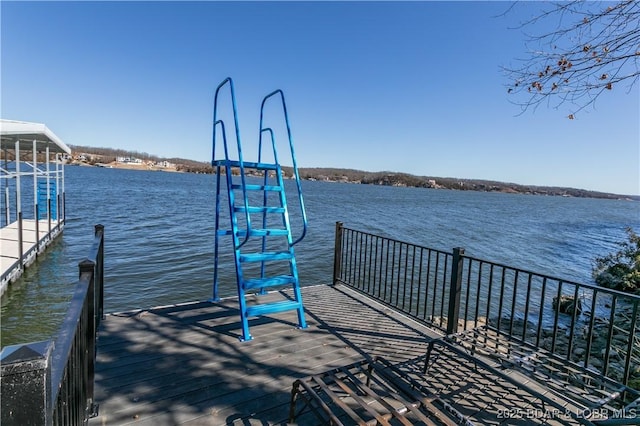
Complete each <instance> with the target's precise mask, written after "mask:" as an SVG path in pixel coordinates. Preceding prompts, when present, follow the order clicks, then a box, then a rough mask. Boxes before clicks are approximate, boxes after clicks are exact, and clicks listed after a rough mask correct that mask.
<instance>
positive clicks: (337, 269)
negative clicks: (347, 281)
mask: <svg viewBox="0 0 640 426" xmlns="http://www.w3.org/2000/svg"><path fill="white" fill-rule="evenodd" d="M341 273H342V222H336V241H335V245H334V249H333V285H336V284H337V283H338V278H340V275H341Z"/></svg>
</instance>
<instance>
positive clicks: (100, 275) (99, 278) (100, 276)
mask: <svg viewBox="0 0 640 426" xmlns="http://www.w3.org/2000/svg"><path fill="white" fill-rule="evenodd" d="M94 235H95V236H96V237H98V235H99V236H100V245H99V248H98V254H97V256H96V277H95V280H96V286H97V287H96V291H97V293H98V309H97V311H96V317H97V319H98V320H97V324H96V326H97V325H100V320H102V319H104V225H99V224H98V225H95V234H94Z"/></svg>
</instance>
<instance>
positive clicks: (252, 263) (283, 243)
mask: <svg viewBox="0 0 640 426" xmlns="http://www.w3.org/2000/svg"><path fill="white" fill-rule="evenodd" d="M227 85H228V86H229V90H230V95H231V103H232V106H233V126H234V128H235V139H236V143H237V148H236V149H237V152H236V153H235V154H236V155H234V157H235V158H230V156H231V154H230V149H229V148H230V147H229V145H228V143H227V134H226V130H227V126H226V125H225V121H224V120H223V119H221V118H219V111H218V95H219V93H220V90H221V89H222V88H223V87H225V86H227ZM278 96H279V98H280V99H281V102H282V111H283V114H284V120H285V124H286V128H287V136H288V139H289V148H290V151H291V160H292V162H293V173H294V177H295V182H296V188H297V196H298V204H299V206H300V209H301V217H302V234H301V236H300V237H299V238H298V239H296V240H295V241H294V240H293V237H292V235H291V224H290V221H289V210H288V207H287V196H286V192H285V183H284V178H283V171H282V167H281V166H280V163H279V161H278V153H277V149H276V141H275V134H274V131H273V129H272V128H271V127H264V109H265V104H267V101H268V100H269V99H271V98H273V97H278ZM213 123H214V124H213V157H212V162H211V164H212V166H213V167H214V168H215V172H216V232H215V253H214V256H215V267H214V279H213V300H214V301H215V300H219V295H218V279H219V263H220V262H219V246H220V237H224V236H231V239H232V240H233V251H234V258H235V268H236V277H237V286H238V300H239V305H240V318H241V321H242V337H241V338H240V340H241V341H246V340H251V338H252V336H251V334H250V332H249V320H248V319H249V318H250V317H255V316H260V315H266V314H271V313H278V312H284V311H290V310H296V311H297V314H298V324H299V327H300V328H306V327H307V325H306V321H305V317H304V306H303V304H302V294H301V292H300V279H299V277H298V269H297V265H296V257H295V253H294V249H293V246H294V245H295V244H297V243H298V242H300V241H301V240H302V239H303V238H304V236H305V235H306V232H307V216H306V212H305V208H304V201H303V198H302V188H301V186H300V178H299V175H298V168H297V165H296V159H295V153H294V149H293V140H292V138H291V129H290V127H289V118H288V115H287V106H286V103H285V100H284V94H283V92H282V90H276V91H274V92H272V93H270V94H268V95H267V96H265V97H264V99H263V100H262V105H261V107H260V131H259V141H258V161H257V162H248V161H244V159H243V156H242V144H241V142H240V131H239V127H238V114H237V108H236V97H235V90H234V86H233V80H231V78H227V79H225V80H224V81H223V82H222V83H220V85H218V88H217V89H216V92H215V98H214V107H213ZM218 130H220V133H221V135H222V145H223V147H224V158H223V159H222V158H221V159H217V158H216V142H217V134H218ZM264 134H268V136H269V139H270V141H271V147H272V149H273V152H272V155H273V159H274V161H273V163H265V162H262V145H263V144H262V142H263V135H264ZM234 172H236V173H238V172H239V175H237V176H235V177H234ZM248 175H251V176H260V177H262V180H261V181H259V180H258V181H257V182H258V183H256V182H255V180H256V179H254V178H251V177H249V176H248ZM251 179H254V180H253V181H251ZM257 179H259V178H257ZM223 180H224V181H226V187H227V198H228V203H229V216H230V219H231V223H230V224H231V229H221V228H220V215H221V210H222V204H223V201H222V196H221V186H222V181H223ZM274 201H275V203H274ZM252 216H253V220H252ZM255 216H258V217H257V219H258V220H256V217H255ZM255 222H260V224H259V225H255ZM274 222H275V223H274ZM267 288H272V289H273V288H279V289H284V288H292V289H293V297H292V298H291V297H286V298H284V299H283V300H277V301H275V302H274V301H271V302H266V303H260V302H259V299H260V298H259V297H258V298H257V299H258V302H256V301H253V302H251V303H250V300H248V299H253V297H252V296H253V295H255V294H256V293H258V294H260V295H263V294H265V293H266V289H267Z"/></svg>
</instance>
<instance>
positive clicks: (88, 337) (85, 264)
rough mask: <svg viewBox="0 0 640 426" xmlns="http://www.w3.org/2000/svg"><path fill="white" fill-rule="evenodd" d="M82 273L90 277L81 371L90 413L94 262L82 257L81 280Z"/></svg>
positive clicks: (93, 321)
mask: <svg viewBox="0 0 640 426" xmlns="http://www.w3.org/2000/svg"><path fill="white" fill-rule="evenodd" d="M83 274H89V275H90V276H91V279H90V280H89V287H88V289H87V298H88V299H89V300H88V301H87V304H86V309H87V310H88V312H87V317H86V318H87V326H86V328H85V330H84V332H85V335H84V336H83V337H82V341H83V342H85V343H86V345H87V346H86V355H87V356H86V361H85V362H86V370H85V371H83V373H84V375H83V381H84V383H83V385H84V388H85V389H86V392H87V393H86V395H85V398H86V399H85V400H86V404H87V406H86V408H87V410H88V411H89V412H90V413H92V412H94V407H93V401H94V400H93V383H94V377H95V360H96V328H97V323H98V322H99V321H98V320H97V318H96V314H97V312H96V297H99V295H97V294H96V263H95V262H94V261H92V260H89V259H84V260H82V261H81V262H80V263H79V264H78V278H79V279H80V280H82V275H83Z"/></svg>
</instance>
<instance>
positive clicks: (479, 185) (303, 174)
mask: <svg viewBox="0 0 640 426" xmlns="http://www.w3.org/2000/svg"><path fill="white" fill-rule="evenodd" d="M72 149H73V154H72V157H71V158H70V159H69V164H75V165H87V166H98V167H105V168H112V169H126V170H147V171H164V172H173V173H176V172H177V173H180V172H186V173H199V174H213V173H214V169H213V167H212V166H211V165H210V164H209V163H206V162H201V161H193V160H186V159H181V158H170V159H165V158H159V157H155V156H152V155H149V154H146V153H137V152H130V151H123V150H114V149H111V148H91V147H72ZM122 157H127V158H129V159H130V160H132V161H116V160H117V159H118V158H122ZM139 158H143V159H144V160H141V159H139ZM282 169H283V172H284V174H285V176H286V177H287V178H292V177H293V169H292V168H291V167H287V166H283V167H282ZM298 172H299V175H300V179H302V180H309V181H323V182H336V183H350V184H362V185H380V186H395V187H414V188H431V189H451V190H458V191H477V192H501V193H509V194H526V195H545V196H559V197H577V198H598V199H609V200H627V201H640V195H623V194H613V193H607V192H600V191H590V190H586V189H578V188H567V187H553V186H537V185H522V184H516V183H508V182H498V181H489V180H482V179H460V178H449V177H447V178H443V177H432V176H415V175H411V174H408V173H397V172H389V171H383V172H366V171H362V170H354V169H338V168H327V167H322V168H320V167H311V168H299V170H298Z"/></svg>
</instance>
